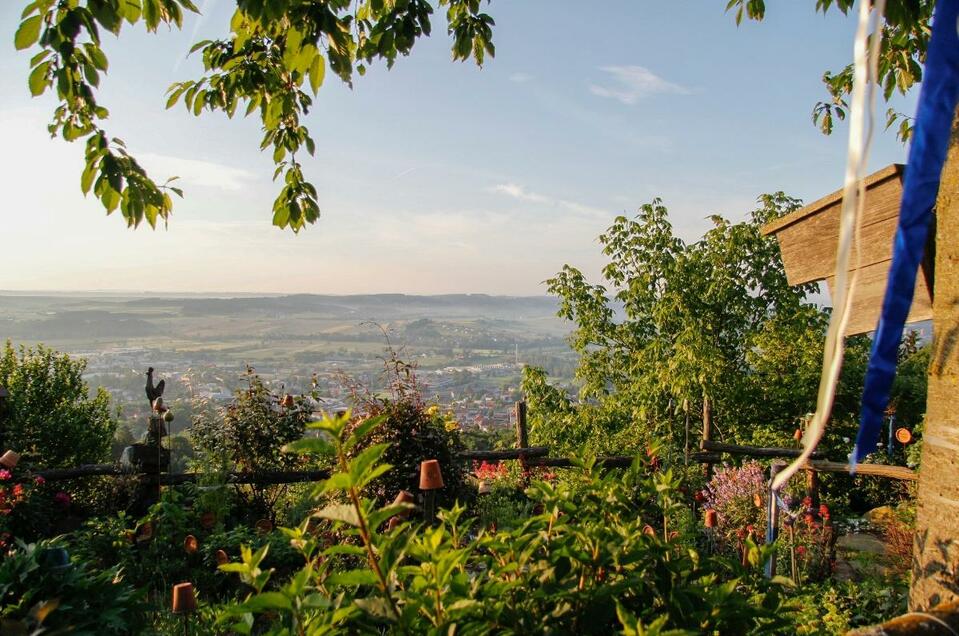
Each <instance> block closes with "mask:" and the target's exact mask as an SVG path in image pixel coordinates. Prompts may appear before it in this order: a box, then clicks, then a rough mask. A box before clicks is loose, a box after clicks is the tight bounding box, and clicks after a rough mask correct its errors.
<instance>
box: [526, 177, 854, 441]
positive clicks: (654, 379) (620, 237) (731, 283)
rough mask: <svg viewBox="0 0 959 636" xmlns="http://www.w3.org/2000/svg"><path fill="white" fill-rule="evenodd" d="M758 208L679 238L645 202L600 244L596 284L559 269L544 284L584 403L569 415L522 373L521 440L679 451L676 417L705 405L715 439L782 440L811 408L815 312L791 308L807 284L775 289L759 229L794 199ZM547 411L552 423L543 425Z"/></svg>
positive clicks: (775, 197) (656, 204)
mask: <svg viewBox="0 0 959 636" xmlns="http://www.w3.org/2000/svg"><path fill="white" fill-rule="evenodd" d="M759 203H760V207H759V208H757V209H756V210H754V211H753V212H751V213H750V215H749V219H748V220H747V221H745V222H743V223H737V224H733V223H730V222H729V221H727V220H725V219H723V218H722V217H720V216H713V217H712V220H713V223H714V225H715V227H714V228H713V229H712V230H710V231H709V232H707V233H706V235H705V236H704V237H703V238H702V239H701V240H699V241H696V242H693V243H686V242H684V241H683V240H682V239H680V238H678V237H677V236H675V234H674V233H673V229H672V226H671V224H670V223H669V219H668V213H667V210H666V207H665V206H664V205H663V204H662V203H661V202H660V201H659V200H654V201H653V202H652V203H650V204H647V205H644V206H642V208H640V211H639V213H638V214H637V216H636V218H635V219H628V218H626V217H619V218H617V219H616V220H615V222H614V223H613V225H612V226H611V227H610V228H609V229H608V230H607V232H606V233H605V234H603V235H602V236H600V239H599V240H600V243H601V244H602V246H603V253H604V254H605V255H606V256H607V257H608V263H607V265H606V266H605V268H604V269H603V277H604V279H605V285H604V284H594V283H590V282H588V281H587V280H586V279H585V277H584V276H583V274H582V273H581V272H580V271H579V270H577V269H576V268H574V267H571V266H569V265H567V266H565V267H564V268H563V270H562V271H561V272H560V273H559V274H558V275H557V276H556V277H554V278H552V279H550V280H549V281H548V285H549V291H550V292H551V293H553V294H556V295H557V296H558V297H559V299H560V303H561V304H560V315H561V316H562V317H564V318H566V319H568V320H570V321H573V322H574V323H575V329H574V331H573V333H572V336H571V344H572V346H573V348H574V349H575V350H576V351H577V352H578V353H579V354H580V356H581V358H580V363H579V367H578V369H577V372H576V378H577V380H578V381H579V382H580V383H581V390H580V398H581V400H582V401H584V402H585V404H583V405H581V406H578V407H574V405H573V404H572V403H571V402H570V401H569V399H568V398H566V397H565V396H564V395H563V394H562V393H560V392H558V391H557V390H556V389H553V388H551V387H549V385H548V384H547V383H546V382H545V378H544V376H543V375H542V373H541V372H539V371H537V370H530V371H528V372H527V374H526V377H525V382H524V389H525V390H526V391H527V395H528V399H529V401H530V405H531V409H530V412H531V417H532V431H531V434H532V435H533V439H534V441H535V443H549V444H550V445H558V446H560V447H563V448H570V447H575V446H576V444H577V443H580V442H583V441H586V440H589V439H594V440H595V439H597V438H599V439H602V438H603V437H610V436H612V439H614V440H615V441H616V443H617V444H618V445H619V448H620V449H622V448H623V447H627V448H628V447H633V448H636V447H641V446H642V445H644V444H646V443H648V442H649V440H650V438H651V437H658V438H663V439H666V440H668V441H670V442H671V446H672V447H673V448H674V449H675V448H679V447H682V446H684V445H688V443H689V436H690V433H689V431H688V430H687V428H686V426H685V425H686V422H687V420H688V419H689V415H690V414H692V417H693V418H694V419H697V420H698V413H699V412H701V410H702V408H703V405H704V403H705V402H706V401H708V402H709V403H710V404H711V409H712V413H713V417H714V420H715V422H716V426H717V430H718V432H719V433H720V435H721V436H723V437H724V438H725V439H726V440H727V441H729V440H733V439H738V440H750V439H751V438H752V437H753V436H754V435H755V433H756V427H757V425H762V426H764V427H768V428H769V429H770V430H772V431H776V432H778V435H779V437H780V438H781V439H788V438H789V436H790V435H791V433H792V430H793V427H794V422H795V420H796V418H797V417H799V416H801V415H803V414H805V413H807V412H808V411H809V410H811V409H812V407H813V405H814V403H815V393H816V386H817V383H818V379H819V374H818V370H819V362H818V360H817V356H820V357H821V351H822V340H823V337H824V333H825V328H826V323H827V319H828V315H827V314H826V312H824V311H822V310H820V309H818V308H817V307H815V306H813V305H810V304H808V303H807V302H805V301H806V297H807V294H809V293H810V292H812V291H813V290H814V289H816V286H815V285H804V286H799V287H791V286H790V285H789V284H788V283H787V281H786V274H785V270H784V269H783V265H782V260H781V257H780V255H779V249H778V247H777V245H776V242H775V239H772V238H769V237H764V236H762V235H761V234H760V228H761V227H762V226H763V225H764V224H765V223H767V222H769V221H770V220H772V219H774V218H777V217H779V216H782V215H784V214H787V213H789V212H791V211H793V210H795V209H797V208H798V207H799V205H800V204H799V201H798V200H796V199H792V198H790V197H788V196H786V195H784V194H782V193H776V194H771V195H764V196H762V197H760V199H759ZM607 285H608V286H609V287H610V288H611V289H607ZM852 350H853V352H854V353H856V352H859V353H861V351H859V350H857V349H855V348H853V349H852ZM857 386H858V387H859V388H861V379H860V380H859V384H858V385H856V381H855V379H853V388H852V390H850V391H846V392H845V393H844V395H845V394H849V396H850V397H852V396H855V397H854V398H852V399H850V400H849V402H851V403H853V404H854V403H855V402H854V400H857V399H858V395H856V394H855V390H856V387H857ZM840 404H842V400H840ZM853 404H850V407H852V406H853ZM587 413H588V416H587V417H581V416H582V415H585V414H587ZM557 417H558V418H559V419H560V421H562V422H563V423H564V426H552V425H550V424H549V422H550V421H554V420H555V419H556V418H557ZM576 421H579V422H588V424H586V423H581V424H577V423H576ZM584 426H585V427H587V429H583V427H584ZM693 435H696V436H698V432H694V433H693ZM610 450H611V449H610Z"/></svg>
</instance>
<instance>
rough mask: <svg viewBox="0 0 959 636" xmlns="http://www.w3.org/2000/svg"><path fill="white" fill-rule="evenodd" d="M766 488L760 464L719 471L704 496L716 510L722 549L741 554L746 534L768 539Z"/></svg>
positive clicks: (707, 503) (748, 463)
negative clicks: (766, 534)
mask: <svg viewBox="0 0 959 636" xmlns="http://www.w3.org/2000/svg"><path fill="white" fill-rule="evenodd" d="M767 486H768V484H767V480H766V475H765V472H764V470H763V467H762V465H761V464H760V463H759V462H757V461H748V462H746V463H744V464H743V465H742V466H722V467H720V468H719V469H717V470H716V473H715V474H714V475H713V478H712V479H711V480H710V482H709V484H707V486H706V490H705V492H704V495H705V497H706V506H707V508H712V509H714V510H715V511H716V513H717V515H718V517H719V526H718V527H717V528H716V531H715V534H716V538H717V539H718V543H719V547H720V548H721V549H722V550H724V551H725V552H727V553H729V554H733V553H736V552H738V551H739V550H740V549H741V546H742V545H743V540H744V538H745V537H746V535H747V534H748V535H750V536H751V537H752V538H754V539H756V538H760V537H764V536H765V528H766V500H767V494H766V491H767ZM760 540H762V539H760Z"/></svg>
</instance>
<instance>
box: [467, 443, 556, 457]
mask: <svg viewBox="0 0 959 636" xmlns="http://www.w3.org/2000/svg"><path fill="white" fill-rule="evenodd" d="M548 454H549V447H548V446H528V447H526V448H510V449H507V450H483V451H465V452H462V453H460V454H459V455H457V456H458V457H460V458H462V459H472V460H475V461H484V460H485V461H502V460H507V459H521V458H523V457H526V458H532V457H546V456H547V455H548Z"/></svg>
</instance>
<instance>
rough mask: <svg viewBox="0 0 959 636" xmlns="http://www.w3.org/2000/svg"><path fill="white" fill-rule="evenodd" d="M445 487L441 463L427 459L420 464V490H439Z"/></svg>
mask: <svg viewBox="0 0 959 636" xmlns="http://www.w3.org/2000/svg"><path fill="white" fill-rule="evenodd" d="M445 485H446V484H444V483H443V473H442V472H441V471H440V463H439V461H437V460H435V459H427V460H426V461H425V462H422V463H421V464H420V490H439V489H440V488H442V487H443V486H445Z"/></svg>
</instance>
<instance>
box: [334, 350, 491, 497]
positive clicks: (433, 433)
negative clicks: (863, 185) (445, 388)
mask: <svg viewBox="0 0 959 636" xmlns="http://www.w3.org/2000/svg"><path fill="white" fill-rule="evenodd" d="M385 378H386V382H387V385H388V387H389V392H388V396H386V397H381V396H379V395H376V394H374V393H373V392H372V391H370V390H369V388H368V387H359V386H358V385H355V384H354V385H353V386H352V387H351V388H352V393H353V400H354V402H356V403H357V408H358V415H357V416H356V417H355V418H354V419H353V422H352V424H351V426H352V427H354V428H361V427H362V426H363V423H364V422H365V421H367V420H368V419H369V418H377V421H380V422H381V424H380V425H379V426H377V427H376V428H375V429H374V430H372V431H371V432H370V433H369V434H368V435H365V436H362V438H361V439H357V442H356V445H355V446H354V447H353V448H352V449H351V450H350V451H349V453H348V454H349V456H350V457H351V458H353V457H357V456H359V455H360V454H361V453H363V452H364V451H366V450H367V449H368V448H370V447H371V446H375V445H378V444H386V445H387V447H386V451H385V455H384V456H383V461H384V462H385V463H387V464H389V465H390V466H392V467H393V469H392V470H391V471H390V472H389V473H387V474H385V475H383V476H381V477H379V478H377V479H375V480H373V481H372V482H370V483H369V484H368V485H367V486H366V487H365V489H364V493H365V494H366V495H367V496H369V497H372V498H374V499H376V500H378V501H380V502H387V501H392V500H393V498H394V497H395V496H396V495H397V493H399V491H401V490H408V491H410V492H413V493H416V492H419V474H420V463H421V462H422V461H424V460H427V459H436V460H438V461H439V463H440V468H441V470H442V473H443V481H444V483H445V486H444V488H443V489H442V490H439V491H437V504H438V505H441V506H447V507H449V506H452V505H453V503H455V502H456V501H458V500H459V501H468V500H470V499H471V498H472V497H473V496H474V491H473V489H472V488H471V487H470V486H469V482H468V477H469V465H468V463H467V462H466V461H465V460H463V459H461V457H460V453H462V452H463V450H464V446H463V443H462V440H461V439H460V431H459V425H458V424H457V423H456V422H455V420H453V419H452V417H451V416H449V415H446V414H444V413H442V412H441V411H440V409H439V408H438V407H437V406H435V405H434V406H427V404H426V403H425V402H424V400H423V397H422V395H421V393H420V388H419V385H418V383H417V378H416V369H415V367H414V366H413V365H409V364H407V363H405V362H403V361H401V360H399V359H398V358H397V357H396V353H395V352H394V351H393V350H392V349H390V350H389V356H388V357H387V359H386V362H385Z"/></svg>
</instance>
